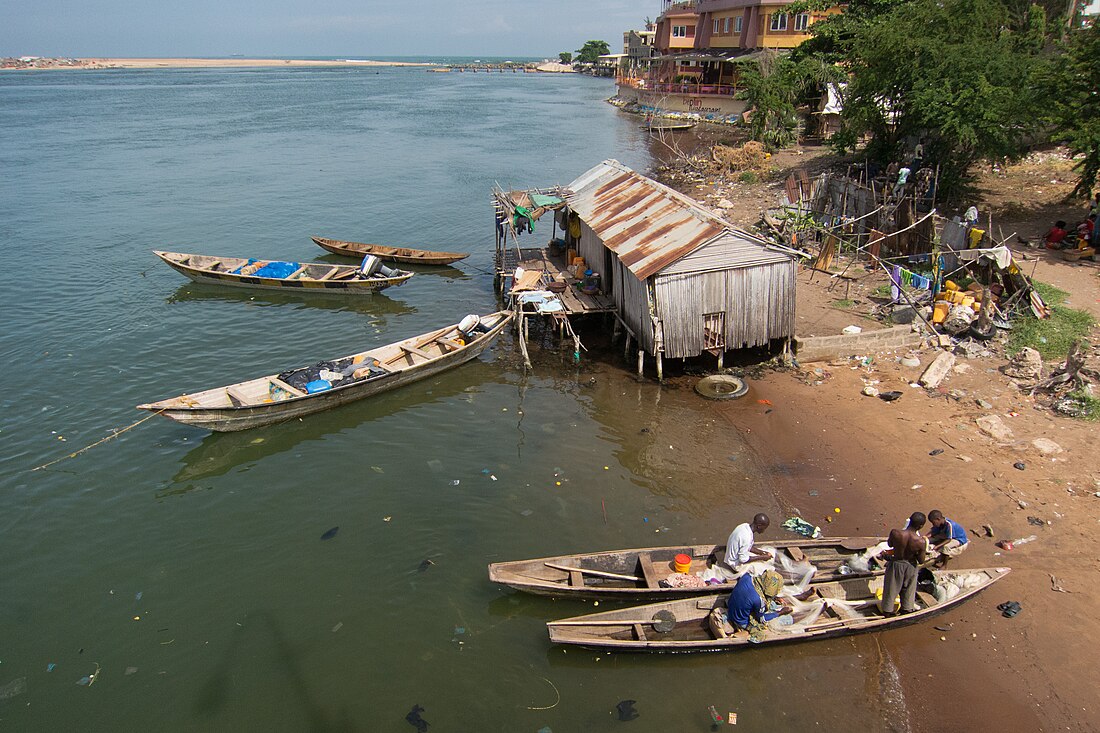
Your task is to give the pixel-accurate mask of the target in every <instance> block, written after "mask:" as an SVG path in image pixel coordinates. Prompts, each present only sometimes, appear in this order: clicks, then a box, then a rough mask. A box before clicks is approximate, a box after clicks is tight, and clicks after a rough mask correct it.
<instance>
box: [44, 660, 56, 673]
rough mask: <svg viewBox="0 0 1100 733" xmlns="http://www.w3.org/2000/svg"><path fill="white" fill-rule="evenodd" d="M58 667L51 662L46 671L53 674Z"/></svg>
mask: <svg viewBox="0 0 1100 733" xmlns="http://www.w3.org/2000/svg"><path fill="white" fill-rule="evenodd" d="M56 667H57V665H56V664H54V663H53V662H50V663H49V664H47V665H46V671H47V672H53V671H54V669H55V668H56Z"/></svg>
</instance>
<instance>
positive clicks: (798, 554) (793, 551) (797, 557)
mask: <svg viewBox="0 0 1100 733" xmlns="http://www.w3.org/2000/svg"><path fill="white" fill-rule="evenodd" d="M787 554H788V555H790V556H791V559H792V560H794V561H795V562H802V561H803V560H805V559H806V553H804V552H803V551H802V550H801V549H800V548H798V547H788V548H787Z"/></svg>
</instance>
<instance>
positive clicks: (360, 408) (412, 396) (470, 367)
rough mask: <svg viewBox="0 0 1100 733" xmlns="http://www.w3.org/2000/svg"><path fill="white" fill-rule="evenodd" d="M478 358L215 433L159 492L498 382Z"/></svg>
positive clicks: (189, 487)
mask: <svg viewBox="0 0 1100 733" xmlns="http://www.w3.org/2000/svg"><path fill="white" fill-rule="evenodd" d="M486 367H487V365H486V364H485V363H484V362H481V361H473V362H470V363H468V364H464V365H461V366H459V367H456V368H455V369H454V370H451V371H449V372H444V373H443V374H439V375H436V376H435V377H432V378H430V379H425V380H422V381H420V382H414V383H413V384H410V385H405V386H404V387H400V388H398V389H396V390H393V391H391V392H383V393H382V394H378V395H375V396H373V397H369V398H367V399H364V400H361V401H359V402H353V403H351V404H348V405H342V406H340V407H337V408H334V409H332V410H329V411H327V412H324V413H319V414H316V415H311V416H310V417H309V419H305V420H294V421H290V422H284V423H279V424H277V425H271V426H268V427H265V428H258V429H255V430H243V431H240V432H236V433H209V434H207V435H206V436H205V437H203V438H202V440H201V442H200V443H199V444H198V445H197V446H195V447H194V448H192V449H191V450H190V451H189V452H188V453H187V454H186V455H185V456H183V460H182V464H183V465H182V466H181V467H180V470H179V471H177V472H176V474H175V476H173V477H172V481H173V483H174V484H183V485H173V486H171V487H169V488H166V489H162V490H160V491H158V492H157V498H158V499H160V498H164V497H167V496H173V495H179V494H185V493H187V492H189V491H194V490H195V489H197V488H201V487H197V486H195V485H194V484H193V483H192V482H195V481H201V480H203V479H209V478H213V477H215V476H221V475H223V474H226V473H228V472H229V471H232V470H233V469H235V468H238V467H242V466H247V465H251V464H255V463H257V462H259V461H261V460H263V459H264V458H267V457H270V456H274V455H277V454H279V453H283V452H285V451H289V450H294V449H295V448H298V447H299V446H300V445H301V444H303V443H308V442H314V441H324V440H325V438H326V437H328V436H330V435H332V434H333V433H337V432H340V431H342V430H345V429H348V428H353V427H355V426H357V425H359V424H361V423H363V422H364V421H368V420H378V419H382V418H385V417H389V416H392V415H395V414H397V413H399V412H401V411H403V410H410V409H416V408H418V407H424V406H427V405H431V404H435V403H437V402H440V401H443V400H448V399H451V398H456V397H457V398H458V400H460V401H462V397H461V396H460V395H467V396H469V397H470V399H472V395H473V394H475V393H477V392H478V391H479V390H480V389H481V388H482V387H483V386H484V384H485V383H486V382H488V381H490V380H498V379H499V375H497V374H496V373H495V370H492V369H490V368H486Z"/></svg>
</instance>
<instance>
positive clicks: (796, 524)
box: [783, 517, 821, 539]
mask: <svg viewBox="0 0 1100 733" xmlns="http://www.w3.org/2000/svg"><path fill="white" fill-rule="evenodd" d="M783 529H785V530H788V531H790V532H794V533H795V534H800V535H802V536H803V537H810V538H813V539H817V538H818V537H820V536H821V527H815V526H814V525H812V524H810V523H809V522H807V521H806V520H805V519H803V518H802V517H791V518H790V519H788V520H787V521H785V522H783Z"/></svg>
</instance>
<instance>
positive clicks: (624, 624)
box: [547, 568, 1010, 653]
mask: <svg viewBox="0 0 1100 733" xmlns="http://www.w3.org/2000/svg"><path fill="white" fill-rule="evenodd" d="M1009 572H1010V569H1009V568H985V569H976V570H960V571H937V572H936V576H937V578H938V579H942V578H945V577H949V576H960V575H973V574H981V575H983V576H984V579H983V581H982V582H981V584H980V585H977V586H975V587H972V588H969V589H966V590H964V591H962V592H960V593H959V594H958V595H956V596H955V597H953V598H951V599H948V600H945V601H942V602H935V599H932V601H931V603H932V605H927V602H923V601H918V603H922V602H923V603H925V605H923V606H922V607H920V608H918V610H917V611H915V612H914V613H910V614H906V615H904V616H892V617H883V616H881V615H880V614H878V613H877V611H871V612H869V614H870V615H867V616H857V617H852V618H838V619H829V620H826V621H824V622H815V623H814V624H811V625H810V626H808V627H805V628H803V629H798V630H792V631H790V632H781V631H779V632H777V631H769V632H768V634H767V636H766V637H765V638H764V640H763V641H762V642H760V643H759V644H754V643H751V642H749V641H748V635H747V634H746V633H745V632H739V633H737V634H735V635H734V636H732V637H729V638H725V639H717V638H715V637H714V635H713V634H712V633H711V632H710V626H709V623H708V616H709V614H710V612H711V610H712V609H714V608H715V607H721V608H724V604H725V600H726V598H727V595H726V594H720V595H711V596H704V597H697V598H689V599H682V600H677V601H666V602H663V603H651V604H647V605H644V606H635V607H633V608H626V609H620V610H616V611H605V612H603V613H593V614H588V615H587V616H577V617H574V618H569V619H562V620H560V621H551V622H549V623H548V624H547V628H548V631H549V634H550V641H551V642H553V643H555V644H571V645H577V646H583V647H586V648H592V649H616V650H620V651H638V652H661V653H686V652H715V651H732V650H736V649H747V648H750V647H756V646H767V645H771V644H788V643H794V642H799V641H810V640H813V639H829V638H834V637H838V636H850V635H853V634H859V633H865V632H868V631H883V630H886V629H892V628H896V627H901V626H909V625H912V624H916V623H920V622H922V621H925V620H927V619H930V618H934V617H936V616H939V615H940V614H942V613H945V612H946V611H949V610H951V609H952V608H955V607H956V606H958V605H960V604H961V603H963V602H965V601H966V600H968V599H970V598H972V597H974V596H976V595H977V594H979V593H981V592H982V591H983V590H985V589H986V588H988V587H989V586H990V585H992V584H993V583H995V582H996V581H998V580H1000V579H1001V578H1003V577H1004V576H1006V575H1007V574H1008V573H1009ZM869 582H870V579H868V578H857V579H845V580H842V581H837V582H835V583H829V584H824V585H821V586H816V587H817V588H818V589H819V592H822V591H823V590H824V593H823V595H828V594H829V593H830V592H831V589H833V588H834V587H838V586H843V585H849V586H854V585H858V584H867V583H869ZM863 593H864V595H869V596H871V597H873V593H870V592H868V591H867V590H866V589H863ZM835 597H841V598H843V597H845V596H843V595H839V596H835ZM847 597H848V598H849V599H850V600H852V596H847ZM660 611H667V612H668V613H671V614H672V616H673V617H674V618H675V620H676V625H675V628H673V629H672V630H670V631H666V632H659V631H657V629H656V627H655V626H651V625H649V623H648V620H649V619H656V618H659V617H657V613H658V612H660Z"/></svg>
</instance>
